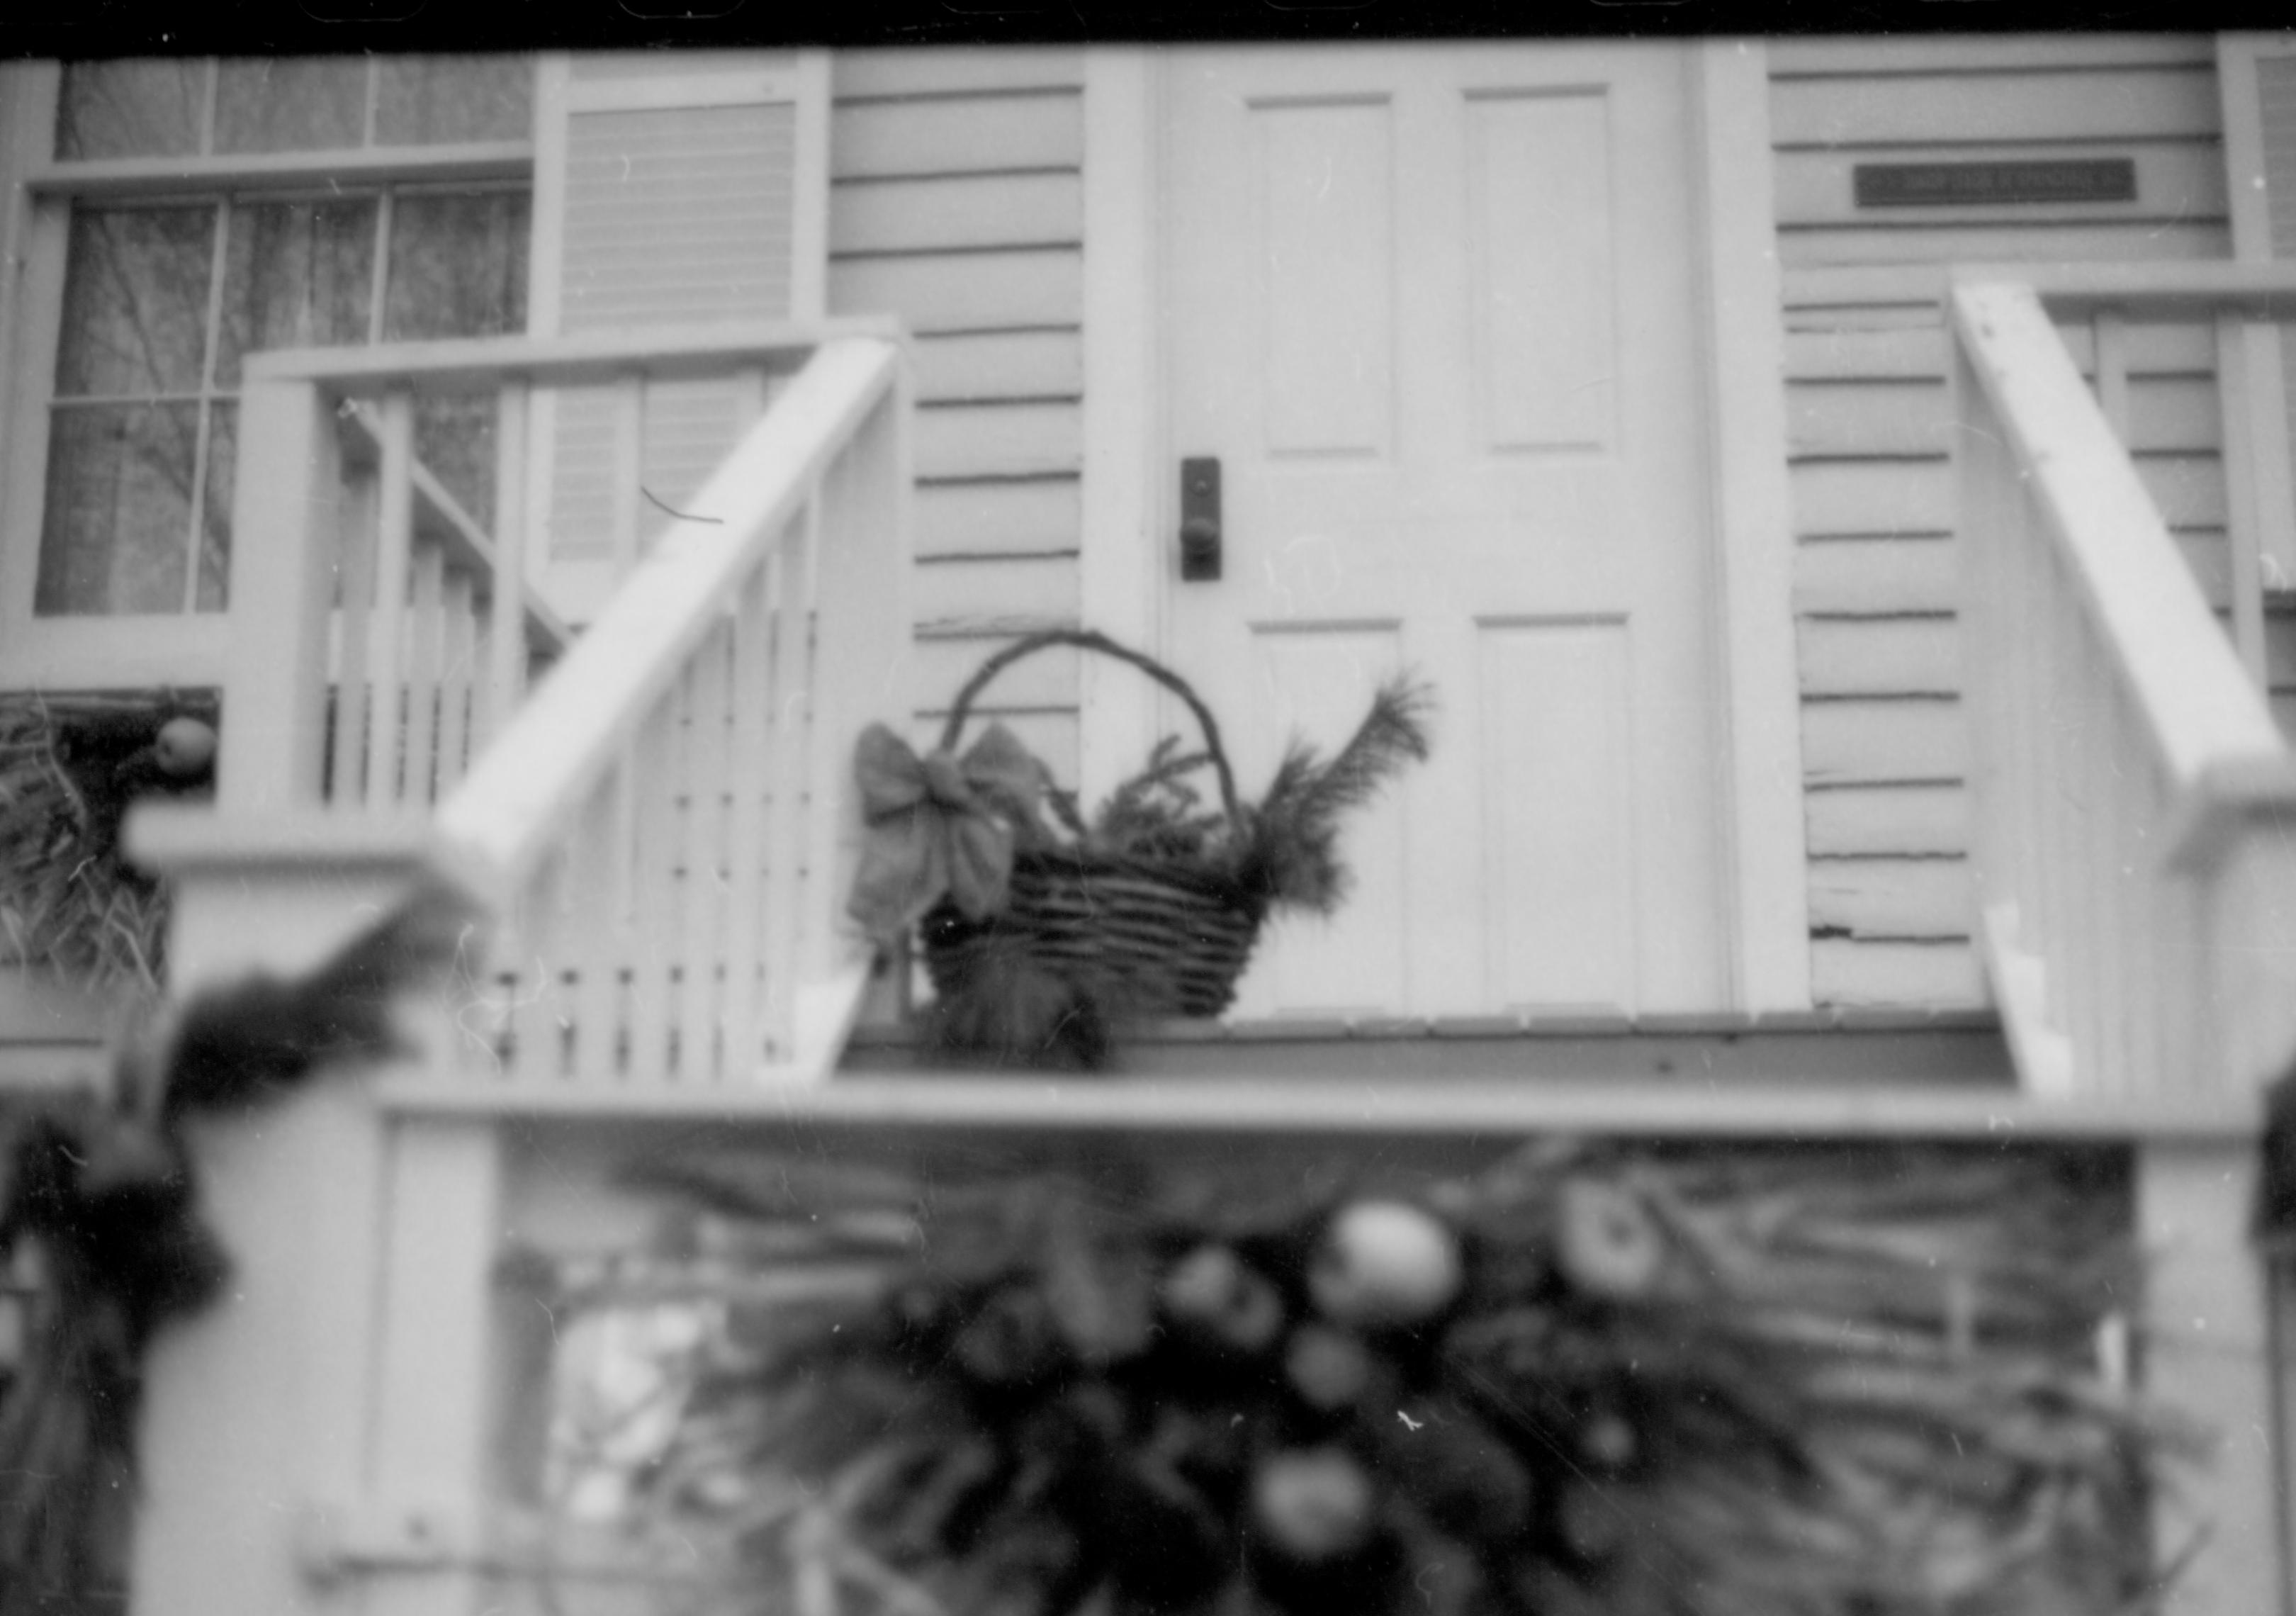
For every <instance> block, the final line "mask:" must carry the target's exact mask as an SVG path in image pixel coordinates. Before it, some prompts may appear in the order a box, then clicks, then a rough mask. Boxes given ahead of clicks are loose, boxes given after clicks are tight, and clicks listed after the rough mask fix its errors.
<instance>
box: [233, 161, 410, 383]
mask: <svg viewBox="0 0 2296 1616" xmlns="http://www.w3.org/2000/svg"><path fill="white" fill-rule="evenodd" d="M375 206H376V204H375V202H374V201H373V199H371V198H358V199H355V200H351V201H340V202H332V201H331V202H258V203H245V202H242V203H241V204H239V205H238V206H236V207H234V208H233V209H232V210H231V234H230V237H229V239H228V240H227V241H226V242H225V248H224V257H225V270H224V283H223V333H222V336H223V344H222V351H221V352H220V353H219V354H217V356H216V385H217V386H218V387H226V388H228V387H237V386H238V385H239V366H240V360H241V359H242V357H243V356H245V355H246V354H248V353H249V352H250V351H252V350H255V349H265V348H335V347H340V346H343V345H346V344H353V343H360V342H364V341H365V340H366V333H367V323H368V311H369V310H370V309H371V308H373V300H374V223H375V221H374V215H375Z"/></svg>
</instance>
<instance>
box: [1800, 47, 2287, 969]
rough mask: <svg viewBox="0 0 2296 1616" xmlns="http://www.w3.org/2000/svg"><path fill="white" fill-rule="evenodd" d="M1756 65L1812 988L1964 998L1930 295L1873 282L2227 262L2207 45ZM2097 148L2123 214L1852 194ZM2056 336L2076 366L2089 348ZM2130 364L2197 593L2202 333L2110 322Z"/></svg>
mask: <svg viewBox="0 0 2296 1616" xmlns="http://www.w3.org/2000/svg"><path fill="white" fill-rule="evenodd" d="M1768 62H1769V73H1770V86H1771V95H1770V107H1771V135H1772V140H1773V144H1774V148H1775V165H1774V177H1775V183H1776V193H1777V209H1778V213H1777V218H1778V251H1779V258H1780V261H1781V263H1782V264H1783V265H1784V267H1786V269H1787V271H1788V276H1787V280H1788V295H1787V306H1786V308H1785V313H1784V318H1785V326H1786V338H1785V361H1786V400H1787V422H1788V426H1787V430H1788V438H1789V448H1788V454H1789V480H1790V486H1791V489H1792V511H1793V525H1794V533H1795V539H1796V551H1795V568H1794V611H1795V615H1796V622H1797V636H1796V638H1797V654H1798V656H1799V658H1800V685H1801V691H1802V697H1803V707H1802V740H1803V768H1804V774H1805V780H1806V784H1807V786H1808V818H1807V825H1808V849H1809V853H1810V888H1809V898H1810V915H1811V929H1812V933H1813V936H1812V944H1811V947H1812V955H1811V966H1812V974H1813V980H1814V984H1815V991H1816V995H1817V997H1818V999H1819V1001H1820V1002H1821V1003H1825V1004H1838V1005H1934V1004H1939V1003H1971V1002H1980V1001H1981V1000H1982V999H1983V997H1984V991H1985V990H1984V984H1983V982H1982V980H1981V976H1980V971H1979V969H1978V965H1977V961H1976V956H1975V954H1974V952H1973V951H1972V948H1971V947H1970V946H1969V942H1968V938H1969V935H1970V931H1971V929H1972V925H1973V916H1972V912H1971V911H1972V898H1971V891H1970V881H1969V871H1968V866H1967V864H1966V861H1965V857H1964V855H1965V854H1966V852H1967V849H1968V847H1969V845H1970V835H1971V830H1970V824H1969V813H1970V807H1969V797H1968V788H1967V772H1968V767H1969V739H1970V738H1969V735H1968V733H1967V728H1966V718H1965V715H1964V712H1963V710H1962V705H1961V701H1960V700H1959V698H1960V696H1961V694H1962V693H1963V685H1964V677H1963V660H1962V657H1963V650H1962V644H1961V636H1960V631H1959V627H1958V623H1957V619H1956V615H1955V614H1956V611H1958V609H1959V605H1960V600H1961V589H1962V584H1961V577H1960V565H1961V556H1960V554H1959V545H1958V542H1957V541H1956V539H1955V537H1953V533H1954V519H1955V509H1954V506H1955V497H1956V491H1955V486H1954V479H1953V466H1952V460H1951V454H1952V449H1953V444H1954V433H1955V431H1956V424H1955V421H1954V418H1953V411H1952V405H1951V398H1950V393H1949V390H1948V385H1947V379H1948V375H1949V374H1950V373H1951V358H1952V356H1951V353H1950V350H1949V349H1948V339H1947V335H1946V332H1945V329H1944V326H1943V323H1942V320H1941V318H1940V311H1939V301H1938V298H1939V294H1940V293H1941V292H1942V290H1943V285H1944V283H1943V277H1942V275H1941V274H1940V275H1938V277H1937V278H1936V279H1935V280H1934V281H1933V282H1931V281H1926V280H1924V281H1921V282H1909V280H1908V278H1907V276H1906V275H1904V274H1903V273H1892V271H1891V267H1895V266H1912V265H1939V266H1941V265H1944V264H1947V263H1950V262H1953V261H1955V260H1983V261H1987V262H2016V261H2019V260H2042V259H2082V258H2090V259H2094V258H2218V257H2223V256H2225V255H2226V252H2227V251H2228V248H2229V242H2230V221H2229V202H2228V198H2227V193H2226V180H2225V177H2224V165H2223V160H2222V154H2221V152H2220V150H2219V147H2218V139H2219V136H2220V134H2221V116H2220V113H2219V111H2218V103H2217V78H2216V51H2215V47H2214V44H2213V42H2212V41H2211V40H2210V38H2209V37H2206V36H2192V37H2161V36H2144V35H2098V36H2095V37H2078V38H2077V37H2052V36H2034V37H1998V36H1994V37H1969V38H1948V37H1939V38H1920V37H1913V38H1903V37H1901V38H1889V37H1878V36H1877V37H1860V38H1835V39H1810V40H1784V39H1781V40H1776V41H1773V42H1772V43H1771V44H1770V45H1769V46H1768ZM2099 157H2115V158H2118V157H2125V158H2128V159H2130V160H2133V162H2134V163H2135V166H2136V198H2135V200H2133V201H2124V202H2103V201H2095V202H2075V203H2049V204H2034V205H2015V206H1998V207H1986V206H1975V207H1946V208H1920V209H1915V208H1902V209H1888V208H1863V209H1861V208H1859V207H1858V206H1857V201H1856V193H1855V171H1856V169H1857V166H1858V165H1859V164H1861V163H1890V162H1903V163H1911V162H1958V161H1977V162H1986V161H2014V160H2030V159H2037V158H2048V159H2078V158H2099ZM2067 335H2068V338H2069V345H2070V346H2071V349H2072V350H2073V352H2074V355H2075V357H2076V359H2077V360H2078V361H2079V363H2080V364H2081V365H2084V366H2085V367H2086V366H2088V365H2091V364H2092V363H2093V360H2094V352H2093V349H2094V344H2093V342H2092V340H2091V339H2090V335H2089V332H2087V330H2086V329H2081V330H2074V331H2070V332H2068V333H2067ZM2128 354H2129V361H2130V385H2129V406H2130V436H2131V439H2132V440H2133V444H2134V447H2135V448H2136V458H2137V465H2138V471H2139V474H2140V475H2141V476H2142V477H2143V478H2144V482H2145V484H2146V486H2147V488H2149V489H2150V490H2151V491H2152V493H2153V497H2154V498H2155V500H2156V501H2157V502H2158V503H2159V504H2161V509H2162V513H2163V514H2164V515H2165V516H2166V517H2167V518H2168V521H2169V525H2170V526H2171V528H2172V529H2174V530H2175V531H2176V532H2177V537H2178V540H2179V542H2180V544H2181V545H2182V546H2184V548H2185V553H2186V554H2187V555H2188V556H2190V557H2191V558H2192V560H2193V562H2194V571H2195V573H2196V574H2197V575H2198V576H2199V577H2200V578H2202V583H2203V587H2207V588H2209V589H2210V590H2211V592H2212V593H2213V594H2214V595H2218V596H2219V597H2220V596H2221V595H2222V593H2223V588H2224V585H2223V577H2224V573H2225V571H2226V562H2225V560H2224V556H2225V544H2224V537H2223V529H2224V521H2225V509H2224V507H2225V501H2224V490H2223V486H2222V483H2221V480H2220V471H2221V468H2220V465H2219V463H2218V444H2219V442H2220V439H2221V435H2222V430H2223V426H2222V422H2221V419H2220V417H2219V411H2218V404H2217V396H2216V384H2215V368H2216V366H2215V349H2214V342H2213V339H2212V336H2211V334H2210V332H2207V331H2206V330H2204V329H2202V328H2201V327H2198V326H2183V327H2177V326H2139V327H2132V328H2130V330H2129V332H2128ZM2291 642H2292V650H2296V634H2292V636H2291Z"/></svg>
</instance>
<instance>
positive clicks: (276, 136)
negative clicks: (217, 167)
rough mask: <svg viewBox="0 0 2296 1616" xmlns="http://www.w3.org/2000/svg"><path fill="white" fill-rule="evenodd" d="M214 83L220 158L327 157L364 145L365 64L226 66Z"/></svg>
mask: <svg viewBox="0 0 2296 1616" xmlns="http://www.w3.org/2000/svg"><path fill="white" fill-rule="evenodd" d="M219 71H220V74H221V77H220V78H217V81H216V141H215V149H216V150H217V151H218V152H314V151H316V152H332V151H339V150H340V149H342V148H344V147H347V146H362V145H365V144H366V61H365V58H364V57H360V56H283V57H279V58H276V59H266V58H250V59H245V60H241V61H235V62H224V63H223V64H222V65H221V67H220V69H219Z"/></svg>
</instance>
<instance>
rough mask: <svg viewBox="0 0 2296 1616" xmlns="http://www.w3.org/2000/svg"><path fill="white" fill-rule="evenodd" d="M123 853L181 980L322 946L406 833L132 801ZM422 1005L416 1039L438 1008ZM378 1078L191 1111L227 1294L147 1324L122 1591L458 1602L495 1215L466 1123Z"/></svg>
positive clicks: (343, 925) (149, 1602)
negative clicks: (170, 926)
mask: <svg viewBox="0 0 2296 1616" xmlns="http://www.w3.org/2000/svg"><path fill="white" fill-rule="evenodd" d="M131 846H132V849H133V850H134V852H135V855H136V857H138V858H139V860H141V861H142V862H143V863H144V864H145V865H147V866H148V867H151V868H153V869H156V870H159V871H160V872H163V873H164V874H167V875H168V877H169V878H171V879H172V880H173V882H175V892H176V897H175V915H174V931H173V936H172V939H171V945H170V947H171V956H170V961H171V972H172V974H173V977H174V980H175V983H176V990H177V991H179V992H195V991H197V990H198V988H200V987H201V985H202V984H212V983H217V982H220V981H225V980H231V979H232V978H234V977H235V976H238V975H240V974H242V973H243V972H248V971H250V970H264V971H269V972H281V973H291V972H297V971H299V970H302V969H306V968H307V967H309V966H311V965H312V964H316V963H317V962H318V961H319V960H321V959H322V958H324V956H326V955H327V954H329V953H330V952H332V949H333V948H334V947H336V946H337V945H339V944H340V943H341V942H343V941H345V940H346V939H348V938H350V937H351V936H352V935H353V934H355V933H356V932H357V931H358V930H359V929H360V928H362V927H363V926H365V925H367V924H369V923H372V922H373V920H374V919H375V918H376V917H377V916H378V915H380V914H381V912H382V911H383V909H384V908H385V907H386V906H389V904H391V903H392V902H394V901H396V900H397V899H398V898H399V897H400V896H402V895H403V894H404V893H405V891H406V890H407V888H408V886H409V884H410V882H412V880H413V879H414V876H415V875H416V874H417V873H418V872H419V870H420V869H421V868H422V865H423V863H424V861H425V857H426V851H427V850H426V849H425V848H424V846H423V845H422V842H421V841H420V839H419V833H417V832H415V831H414V830H413V829H411V828H409V827H406V826H405V825H398V826H386V825H379V824H374V823H373V822H371V821H362V820H357V819H353V820H345V819H340V818H333V817H323V816H321V815H319V814H318V813H317V812H316V810H314V811H309V812H307V813H305V814H303V815H299V816H293V817H277V816H275V817H271V818H266V819H261V820H257V819H251V818H248V817H245V816H231V817H229V818H225V817H221V816H214V815H210V814H206V813H201V812H197V811H190V810H182V811H173V812H168V811H148V810H147V811H146V812H144V813H143V814H140V815H139V816H137V818H136V820H135V824H134V826H133V829H132V831H131ZM445 1002H446V1001H445V999H444V997H443V996H439V997H436V998H435V999H434V1000H433V1001H432V1002H431V1003H430V1005H428V1006H427V1007H426V1005H424V1004H423V1003H422V1001H421V1000H420V999H419V998H418V999H417V1000H416V1001H415V1002H414V1003H413V1004H411V1005H408V1006H406V1015H405V1017H404V1019H405V1021H406V1024H407V1026H408V1028H409V1030H410V1031H411V1032H412V1033H414V1035H415V1036H416V1038H418V1039H422V1038H425V1037H426V1036H429V1037H436V1036H438V1035H439V1034H440V1033H441V1032H442V1031H443V1025H442V1024H443V1021H444V1017H443V1016H442V1015H439V1014H437V1013H435V1012H437V1011H439V1010H442V1009H443V1007H444V1005H445ZM426 1008H427V1010H428V1011H429V1012H431V1013H426ZM382 1075H384V1073H383V1072H381V1070H376V1069H373V1068H370V1069H368V1070H331V1071H327V1072H325V1073H324V1074H321V1075H320V1076H318V1077H317V1078H316V1079H314V1080H312V1081H311V1082H309V1083H308V1084H307V1085H306V1086H305V1087H303V1088H302V1089H301V1090H300V1091H299V1092H298V1093H296V1094H295V1095H292V1096H291V1097H289V1098H287V1099H286V1100H284V1101H283V1102H281V1103H277V1104H275V1105H272V1106H268V1107H266V1108H265V1109H263V1110H261V1111H260V1112H254V1113H250V1114H249V1115H245V1116H241V1117H234V1118H226V1119H215V1120H204V1121H201V1122H199V1123H197V1124H195V1125H194V1132H193V1141H192V1143H193V1153H194V1158H195V1161H196V1163H197V1166H198V1169H199V1172H200V1175H201V1204H202V1210H203V1213H204V1215H205V1216H206V1218H207V1219H208V1220H209V1224H210V1225H211V1226H212V1227H213V1228H214V1229H215V1231H216V1233H217V1235H218V1236H219V1237H220V1239H221V1241H222V1243H223V1245H224V1247H225V1250H226V1251H228V1252H229V1253H230V1257H231V1261H232V1267H233V1271H232V1276H231V1278H230V1280H229V1282H228V1283H227V1284H226V1285H225V1291H224V1295H223V1299H222V1300H221V1301H220V1302H219V1303H218V1304H217V1306H215V1307H214V1308H211V1309H209V1311H208V1312H206V1313H204V1314H202V1315H201V1316H199V1317H196V1318H193V1319H191V1320H188V1321H184V1322H181V1323H179V1324H177V1325H175V1326H173V1327H172V1328H170V1329H168V1331H166V1332H164V1333H162V1335H161V1337H160V1340H159V1341H158V1342H157V1343H156V1345H155V1348H154V1350H153V1352H152V1357H151V1359H150V1362H149V1365H148V1371H147V1379H146V1388H145V1401H144V1407H143V1424H142V1431H141V1455H142V1466H143V1474H142V1497H141V1498H140V1500H139V1507H138V1512H137V1517H136V1534H135V1554H134V1561H133V1567H134V1570H133V1584H132V1590H133V1591H132V1600H133V1604H132V1608H133V1610H134V1611H135V1613H136V1616H194V1613H196V1616H271V1613H273V1612H308V1611H314V1610H320V1609H324V1608H328V1607H329V1606H330V1605H331V1604H335V1603H336V1602H337V1601H338V1599H339V1597H340V1595H343V1594H344V1593H345V1592H346V1591H348V1593H349V1595H350V1601H349V1602H350V1603H351V1604H356V1605H357V1608H359V1609H360V1610H362V1611H364V1612H380V1611H388V1610H398V1609H402V1608H413V1606H414V1604H416V1603H421V1604H422V1608H423V1609H425V1610H426V1611H431V1612H450V1611H457V1610H475V1609H476V1608H477V1607H476V1604H475V1598H474V1596H473V1595H472V1594H471V1590H470V1586H469V1582H468V1572H467V1571H466V1569H464V1562H463V1556H461V1555H459V1554H455V1553H453V1552H452V1550H453V1549H454V1547H455V1545H456V1544H457V1543H460V1542H464V1541H466V1540H467V1538H468V1536H469V1534H470V1533H471V1531H472V1530H475V1529H474V1526H473V1523H474V1522H476V1521H477V1519H478V1512H479V1508H480V1503H481V1498H480V1489H481V1486H482V1480H481V1479H482V1477H483V1476H484V1474H485V1468H484V1467H485V1463H486V1459H487V1445H488V1432H489V1425H488V1409H487V1407H486V1399H485V1397H484V1395H483V1389H484V1387H485V1385H486V1379H485V1376H486V1371H487V1358H486V1345H487V1343H486V1340H485V1333H484V1329H483V1321H484V1319H485V1317H486V1312H487V1308H488V1297H489V1266H488V1265H489V1263H490V1261H491V1256H492V1250H493V1246H492V1239H491V1236H492V1234H493V1231H494V1229H495V1227H496V1221H497V1220H496V1215H495V1212H494V1206H493V1200H494V1195H495V1192H496V1180H495V1174H494V1156H493V1143H494V1142H493V1135H492V1132H491V1129H490V1128H489V1127H488V1125H487V1124H486V1123H484V1122H483V1121H473V1122H464V1123H445V1124H422V1123H417V1122H414V1121H409V1120H394V1119H393V1118H392V1117H390V1116H389V1114H387V1113H386V1112H384V1111H383V1110H382V1109H381V1108H380V1107H378V1105H377V1104H376V1103H375V1100H374V1094H373V1090H374V1082H375V1079H377V1078H379V1077H380V1076H382Z"/></svg>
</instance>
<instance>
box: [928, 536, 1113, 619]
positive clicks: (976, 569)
mask: <svg viewBox="0 0 2296 1616" xmlns="http://www.w3.org/2000/svg"><path fill="white" fill-rule="evenodd" d="M914 598H915V601H916V614H917V632H918V634H919V635H921V636H924V635H939V636H947V635H981V634H1026V633H1028V632H1029V631H1030V630H1032V629H1035V628H1043V627H1046V626H1049V625H1052V624H1055V623H1069V622H1071V621H1072V620H1073V619H1074V617H1075V613H1076V603H1077V554H1076V552H1075V551H1073V550H1070V551H1068V552H1065V553H1064V554H1046V555H1018V556H1010V557H1004V558H1000V562H999V564H998V565H996V566H982V565H980V564H979V563H977V562H973V561H972V559H971V558H969V557H961V556H959V557H941V558H939V559H936V560H931V561H925V562H919V563H918V566H917V575H916V583H915V587H914Z"/></svg>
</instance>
